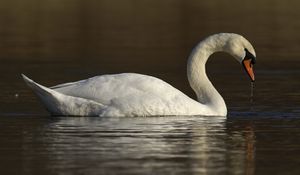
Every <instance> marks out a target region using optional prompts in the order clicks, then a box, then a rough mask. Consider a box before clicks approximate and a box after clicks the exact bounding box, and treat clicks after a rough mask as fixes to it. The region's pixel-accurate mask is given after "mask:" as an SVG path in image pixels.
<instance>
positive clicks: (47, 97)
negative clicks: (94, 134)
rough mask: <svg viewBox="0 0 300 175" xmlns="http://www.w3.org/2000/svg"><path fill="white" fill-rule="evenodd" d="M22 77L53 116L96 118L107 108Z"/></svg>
mask: <svg viewBox="0 0 300 175" xmlns="http://www.w3.org/2000/svg"><path fill="white" fill-rule="evenodd" d="M22 77H23V79H24V81H25V83H26V84H27V85H28V86H29V87H30V88H31V89H32V90H33V92H34V93H35V94H36V95H37V97H38V98H39V99H40V100H41V102H42V103H43V104H44V106H45V107H46V109H47V110H48V111H49V112H50V113H51V114H52V115H76V116H95V115H99V114H100V113H101V111H102V110H103V109H104V108H105V106H104V105H102V104H100V103H97V102H95V101H92V100H88V99H83V98H79V97H73V96H69V95H65V94H62V93H60V92H57V91H55V90H53V89H50V88H47V87H45V86H43V85H40V84H38V83H36V82H34V81H33V80H31V79H29V78H28V77H27V76H25V75H23V74H22Z"/></svg>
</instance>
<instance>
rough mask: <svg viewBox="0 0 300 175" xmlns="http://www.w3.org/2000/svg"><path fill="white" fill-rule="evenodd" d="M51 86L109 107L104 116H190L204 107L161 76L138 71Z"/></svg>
mask: <svg viewBox="0 0 300 175" xmlns="http://www.w3.org/2000/svg"><path fill="white" fill-rule="evenodd" d="M52 89H53V90H55V91H57V92H60V93H62V94H65V95H68V96H73V97H79V98H83V99H88V100H92V101H95V102H97V103H101V104H103V105H105V106H107V109H106V110H105V112H103V115H117V116H124V115H128V116H140V115H142V116H146V115H165V114H168V115H172V114H174V115H175V114H177V115H180V114H185V115H187V114H194V113H196V111H193V110H192V109H198V110H201V106H202V105H201V104H199V103H198V102H196V101H194V100H193V99H191V98H189V97H188V96H186V95H185V94H183V93H182V92H181V91H179V90H177V89H176V88H174V87H172V86H171V85H169V84H168V83H166V82H164V81H162V80H160V79H158V78H155V77H152V76H147V75H141V74H135V73H124V74H114V75H102V76H96V77H92V78H89V79H86V80H82V81H78V82H74V83H67V84H61V85H58V86H54V87H52ZM195 106H197V108H195ZM199 106H200V107H199ZM197 112H199V111H197Z"/></svg>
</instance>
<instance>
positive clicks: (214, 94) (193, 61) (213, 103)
mask: <svg viewBox="0 0 300 175" xmlns="http://www.w3.org/2000/svg"><path fill="white" fill-rule="evenodd" d="M224 46H225V42H224V41H223V42H222V40H220V39H219V38H216V37H208V38H206V39H205V40H204V41H202V42H200V43H199V44H198V45H197V46H196V47H195V48H194V50H193V51H192V53H191V55H190V57H189V59H188V65H187V75H188V80H189V83H190V86H191V87H192V89H193V90H194V91H195V93H196V95H197V98H198V101H199V102H200V103H202V104H204V105H205V106H207V107H208V108H209V109H211V111H212V112H213V113H216V115H218V114H220V115H224V114H225V115H226V113H227V109H226V105H225V102H224V100H223V98H222V96H221V95H220V94H219V93H218V91H217V90H216V89H215V88H214V86H213V85H212V83H211V82H210V81H209V79H208V77H207V75H206V71H205V64H206V62H207V59H208V58H209V56H210V55H212V54H213V53H215V52H219V51H223V50H224V49H223V47H224Z"/></svg>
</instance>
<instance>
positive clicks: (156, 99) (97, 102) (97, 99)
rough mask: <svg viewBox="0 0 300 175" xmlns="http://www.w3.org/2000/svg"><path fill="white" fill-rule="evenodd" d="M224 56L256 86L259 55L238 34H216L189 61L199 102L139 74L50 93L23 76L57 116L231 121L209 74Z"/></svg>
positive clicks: (82, 83)
mask: <svg viewBox="0 0 300 175" xmlns="http://www.w3.org/2000/svg"><path fill="white" fill-rule="evenodd" d="M220 51H224V52H227V53H229V54H231V55H232V56H233V57H235V58H236V59H237V60H238V61H239V62H241V63H242V65H243V66H244V68H245V70H246V72H247V73H248V75H249V77H250V79H251V80H252V81H254V73H253V64H254V63H255V51H254V48H253V47H252V45H251V44H250V43H249V42H248V41H247V40H246V39H245V38H244V37H242V36H241V35H238V34H233V33H220V34H215V35H211V36H209V37H207V38H206V39H204V40H203V41H201V42H200V43H199V44H198V45H197V46H196V47H195V48H194V50H193V51H192V53H191V55H190V57H189V59H188V65H187V75H188V80H189V83H190V85H191V87H192V88H193V90H194V91H195V93H196V95H197V98H198V101H195V100H193V99H191V98H190V97H188V96H187V95H185V94H184V93H182V92H181V91H179V90H177V89H176V88H174V87H172V86H171V85H170V84H168V83H166V82H164V81H163V80H160V79H158V78H155V77H152V76H148V75H141V74H135V73H123V74H115V75H101V76H96V77H93V78H89V79H86V80H82V81H78V82H72V83H66V84H61V85H57V86H54V87H51V88H47V87H44V86H42V85H39V84H37V83H35V82H34V81H32V80H30V79H29V78H27V77H26V76H25V75H22V76H23V78H24V80H25V82H26V83H27V85H28V86H29V87H30V88H31V89H32V90H33V91H34V92H35V93H36V95H37V96H38V97H39V99H40V100H41V101H42V103H43V104H44V105H45V107H46V108H47V110H48V111H49V112H50V113H51V114H52V115H76V116H157V115H159V116H165V115H205V116H226V115H227V108H226V105H225V102H224V100H223V98H222V97H221V95H220V94H219V93H218V92H217V90H216V89H215V88H214V86H213V85H212V83H211V82H210V81H209V79H208V77H207V76H206V72H205V63H206V61H207V59H208V58H209V56H210V55H211V54H213V53H215V52H220Z"/></svg>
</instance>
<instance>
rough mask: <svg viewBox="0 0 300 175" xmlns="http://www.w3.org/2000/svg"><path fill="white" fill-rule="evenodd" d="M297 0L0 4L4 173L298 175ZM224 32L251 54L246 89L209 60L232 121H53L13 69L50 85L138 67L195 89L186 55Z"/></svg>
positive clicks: (236, 74) (223, 60)
mask: <svg viewBox="0 0 300 175" xmlns="http://www.w3.org/2000/svg"><path fill="white" fill-rule="evenodd" d="M232 4H234V6H235V7H239V8H234V7H233V6H232ZM299 5H300V1H296V0H292V1H288V2H286V1H279V0H264V1H259V0H254V1H248V2H245V1H240V0H233V1H231V2H230V3H228V1H220V0H211V1H197V0H189V1H183V0H164V1H150V0H149V1H148V0H143V1H142V0H140V1H136V0H126V1H123V0H98V1H88V0H87V1H72V2H71V1H67V0H60V1H46V0H26V1H23V0H2V1H0V25H1V27H0V60H1V64H0V78H1V81H0V92H1V93H0V155H1V156H0V169H1V174H170V173H172V174H285V173H287V172H288V173H289V174H299V173H300V172H299V171H300V170H299V167H298V165H299V164H300V160H299V158H298V157H297V155H298V154H299V151H300V139H299V138H300V137H299V135H300V132H299V127H300V120H299V113H300V110H299V106H300V91H299V86H300V81H299V80H300V71H299V65H300V64H298V62H299V59H298V57H299V56H300V55H299V40H300V38H299V37H300V35H299V34H298V33H299V32H298V31H299V28H300V22H299V20H298V19H299V18H300V11H299V9H298V7H299ZM219 32H236V33H240V34H242V35H244V36H245V37H246V38H247V39H249V40H250V41H251V43H253V45H254V46H255V48H256V52H257V55H258V61H257V64H256V65H255V71H256V83H255V89H254V92H252V91H251V94H250V93H249V82H248V77H247V76H246V75H245V74H244V71H243V70H242V68H239V64H238V63H236V62H235V61H234V60H233V59H231V58H230V56H228V55H226V54H215V55H214V56H213V57H214V58H213V59H211V60H209V61H208V64H207V71H208V74H209V77H210V79H211V80H212V82H213V83H214V85H215V86H216V88H217V89H218V90H219V92H220V93H221V94H222V96H223V97H224V99H225V101H226V104H227V106H228V111H229V116H228V118H227V119H222V118H218V117H210V118H208V117H184V116H181V117H167V118H162V117H152V118H112V119H110V118H64V117H61V118H51V117H49V116H48V113H47V112H46V111H45V110H44V109H43V107H42V106H41V105H40V104H39V103H38V102H37V99H36V98H35V97H34V96H33V94H32V92H30V91H29V89H28V88H27V87H26V86H25V84H24V82H23V81H22V80H21V78H20V74H21V73H25V74H27V75H28V76H29V77H31V78H33V79H34V80H36V81H37V82H40V83H41V84H43V85H46V86H52V85H55V84H59V83H63V82H68V81H75V80H79V79H83V78H88V77H91V76H94V75H99V74H104V73H120V72H138V73H143V74H149V75H153V76H156V77H159V78H162V79H163V80H165V81H167V82H169V83H170V84H172V85H173V86H175V87H177V88H178V89H180V90H181V91H183V92H185V93H186V94H188V95H189V96H191V97H193V98H195V95H194V92H192V90H191V88H190V87H189V85H188V81H187V78H186V73H185V72H186V59H187V57H188V54H189V52H190V51H191V49H192V47H193V46H194V45H195V44H196V43H197V42H199V41H200V40H201V39H203V38H204V37H206V36H208V35H209V34H212V33H219ZM16 94H18V95H17V96H16ZM252 94H253V98H252ZM249 98H250V99H251V100H250V102H249Z"/></svg>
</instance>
